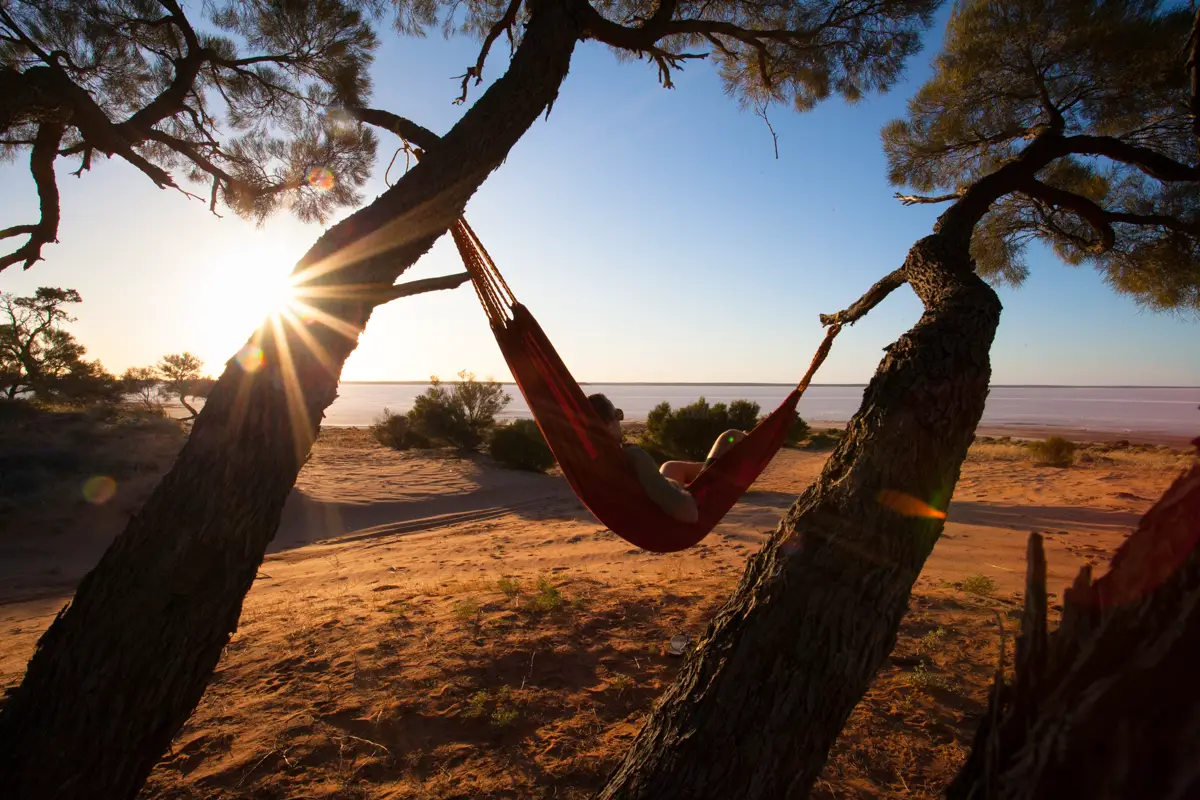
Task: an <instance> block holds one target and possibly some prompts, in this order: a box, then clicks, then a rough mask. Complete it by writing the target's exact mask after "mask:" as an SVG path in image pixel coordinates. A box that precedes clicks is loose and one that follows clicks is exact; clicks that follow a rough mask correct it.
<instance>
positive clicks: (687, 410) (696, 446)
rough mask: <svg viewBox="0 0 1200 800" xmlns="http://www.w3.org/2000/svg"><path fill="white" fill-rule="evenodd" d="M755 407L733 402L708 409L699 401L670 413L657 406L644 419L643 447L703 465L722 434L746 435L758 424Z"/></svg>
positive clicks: (667, 408) (663, 405)
mask: <svg viewBox="0 0 1200 800" xmlns="http://www.w3.org/2000/svg"><path fill="white" fill-rule="evenodd" d="M758 412H759V407H758V403H754V402H751V401H749V400H734V401H733V402H732V403H730V404H729V405H728V406H727V405H725V404H724V403H717V404H716V405H712V406H710V405H709V404H708V401H707V400H705V399H704V398H703V397H701V398H700V399H699V400H697V401H696V402H694V403H692V404H691V405H686V406H682V407H680V408H679V409H677V410H672V409H671V404H670V403H667V402H663V403H659V404H658V405H657V406H655V407H654V409H653V410H652V411H651V412H650V414H649V416H647V417H646V436H645V439H646V443H647V444H648V445H650V446H652V447H655V448H657V449H658V450H660V451H661V452H663V453H664V454H666V455H669V456H671V457H672V458H681V459H687V460H689V461H703V460H704V459H705V458H706V457H707V456H708V451H709V450H711V449H712V446H713V442H715V441H716V440H717V437H718V436H720V435H721V434H722V433H724V432H725V431H727V430H729V429H731V428H735V429H737V430H743V431H748V430H750V429H751V428H753V427H754V426H755V424H757V422H758Z"/></svg>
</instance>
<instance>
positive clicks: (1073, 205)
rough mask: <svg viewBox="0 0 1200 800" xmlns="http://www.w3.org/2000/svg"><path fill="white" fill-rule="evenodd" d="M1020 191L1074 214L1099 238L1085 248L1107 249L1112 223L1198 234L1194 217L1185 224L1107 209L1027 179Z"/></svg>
mask: <svg viewBox="0 0 1200 800" xmlns="http://www.w3.org/2000/svg"><path fill="white" fill-rule="evenodd" d="M1020 190H1021V191H1022V192H1024V193H1026V194H1028V195H1029V196H1030V197H1033V198H1035V199H1037V200H1041V201H1042V202H1044V203H1049V204H1050V205H1052V206H1055V207H1058V208H1065V209H1068V210H1070V211H1073V212H1074V213H1075V214H1077V215H1078V216H1079V218H1080V219H1082V220H1083V221H1084V222H1086V223H1087V224H1088V225H1089V226H1090V227H1091V228H1092V230H1094V231H1095V232H1096V235H1097V236H1098V237H1099V241H1097V242H1094V243H1092V244H1091V246H1090V247H1089V248H1088V249H1091V250H1093V251H1095V252H1104V251H1106V250H1111V249H1112V247H1113V246H1114V245H1115V244H1116V233H1115V232H1114V231H1113V227H1112V226H1113V225H1114V224H1125V225H1141V226H1146V227H1161V228H1167V229H1168V230H1173V231H1177V232H1179V233H1184V234H1188V235H1191V236H1200V224H1197V222H1196V220H1193V221H1191V222H1190V223H1189V222H1187V221H1185V220H1182V219H1178V218H1176V217H1172V216H1169V215H1167V214H1129V213H1126V212H1123V211H1109V210H1108V209H1106V208H1104V207H1102V206H1100V205H1098V204H1097V203H1095V202H1093V201H1092V200H1089V199H1088V198H1086V197H1084V196H1082V195H1078V194H1075V193H1074V192H1070V191H1067V190H1066V189H1059V188H1058V187H1055V186H1049V185H1047V184H1045V183H1042V182H1041V181H1039V180H1036V179H1030V180H1029V181H1028V182H1026V183H1024V184H1023V185H1022V186H1021V187H1020Z"/></svg>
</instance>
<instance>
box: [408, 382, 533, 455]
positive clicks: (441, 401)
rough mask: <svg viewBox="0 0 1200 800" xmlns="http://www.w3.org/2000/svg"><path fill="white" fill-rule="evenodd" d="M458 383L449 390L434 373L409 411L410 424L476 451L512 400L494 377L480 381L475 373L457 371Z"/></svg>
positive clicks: (429, 436) (426, 434)
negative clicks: (497, 417)
mask: <svg viewBox="0 0 1200 800" xmlns="http://www.w3.org/2000/svg"><path fill="white" fill-rule="evenodd" d="M458 377H459V382H458V383H456V384H454V387H453V388H452V389H447V388H446V387H445V386H444V385H443V384H442V382H441V381H440V380H439V379H438V377H437V376H436V375H435V376H434V377H433V378H431V379H430V383H431V384H432V385H431V386H430V387H429V388H428V389H426V390H425V393H424V394H422V395H420V396H419V397H417V399H416V401H415V402H414V403H413V407H412V410H411V411H409V412H408V423H409V427H410V428H411V429H412V430H413V431H414V432H416V433H418V434H420V435H421V436H423V437H425V438H426V439H431V440H434V441H442V442H445V443H447V444H450V445H453V446H454V447H458V448H460V449H463V450H474V449H476V448H478V447H479V445H480V444H482V443H483V442H484V440H485V439H486V437H487V433H488V431H489V430H490V429H491V428H492V427H494V426H495V424H496V415H497V414H499V413H500V412H501V411H503V410H504V407H505V406H507V405H508V404H509V403H510V402H512V397H510V396H509V395H508V393H507V392H505V391H504V387H503V386H502V385H500V384H499V383H497V382H496V381H494V380H490V379H489V380H486V381H477V380H476V379H475V375H474V373H471V372H467V371H465V370H464V371H462V372H460V373H458Z"/></svg>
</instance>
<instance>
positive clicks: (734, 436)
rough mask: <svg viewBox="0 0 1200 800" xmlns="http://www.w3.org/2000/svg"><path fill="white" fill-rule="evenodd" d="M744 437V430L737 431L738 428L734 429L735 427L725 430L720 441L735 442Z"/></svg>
mask: <svg viewBox="0 0 1200 800" xmlns="http://www.w3.org/2000/svg"><path fill="white" fill-rule="evenodd" d="M745 438H746V432H745V431H739V430H735V429H730V430H727V431H725V432H724V433H722V434H721V441H723V442H727V443H729V444H737V443H738V442H740V441H741V440H742V439H745Z"/></svg>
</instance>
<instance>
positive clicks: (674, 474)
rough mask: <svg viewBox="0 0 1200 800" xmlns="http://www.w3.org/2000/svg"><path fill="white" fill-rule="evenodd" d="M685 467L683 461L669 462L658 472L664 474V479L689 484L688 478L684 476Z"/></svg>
mask: <svg viewBox="0 0 1200 800" xmlns="http://www.w3.org/2000/svg"><path fill="white" fill-rule="evenodd" d="M685 466H686V465H685V464H684V463H683V462H682V461H667V462H664V463H663V465H662V466H661V467H659V468H658V471H659V472H661V473H662V476H663V477H664V478H669V479H670V480H673V481H677V482H679V483H687V481H686V476H685V475H684V472H685Z"/></svg>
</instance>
